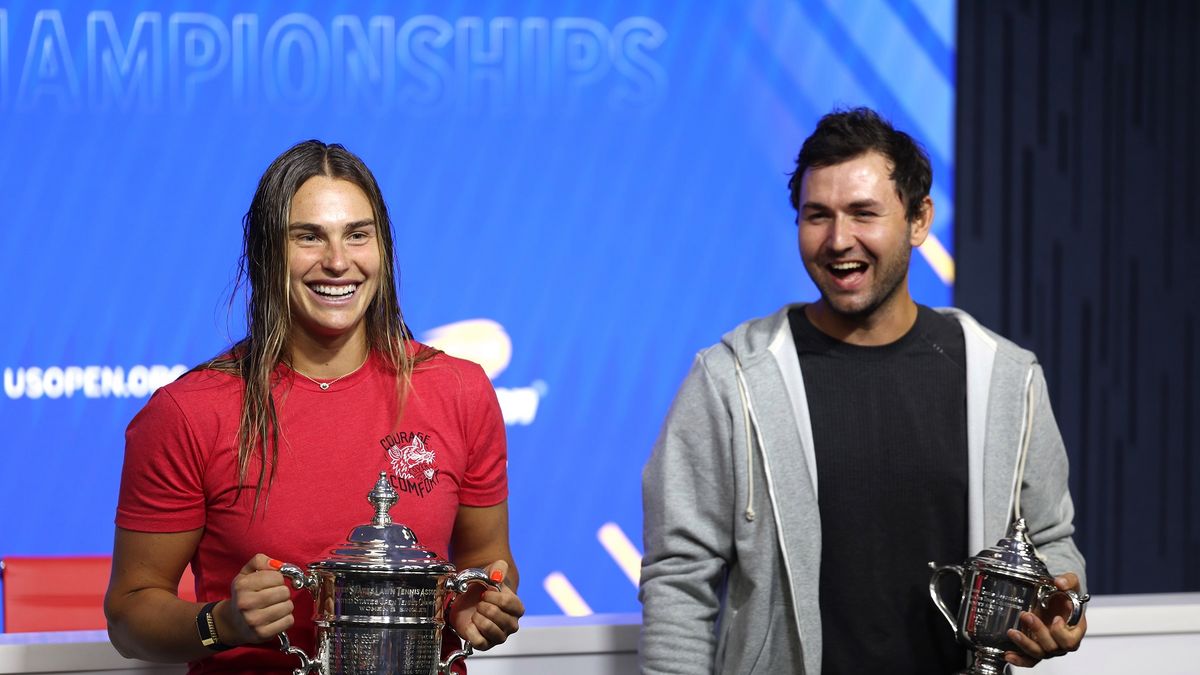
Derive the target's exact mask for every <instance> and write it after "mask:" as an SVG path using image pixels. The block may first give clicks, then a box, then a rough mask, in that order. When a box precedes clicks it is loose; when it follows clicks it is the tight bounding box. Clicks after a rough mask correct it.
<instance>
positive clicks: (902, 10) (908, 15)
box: [888, 0, 954, 86]
mask: <svg viewBox="0 0 1200 675" xmlns="http://www.w3.org/2000/svg"><path fill="white" fill-rule="evenodd" d="M888 4H889V5H891V6H892V11H893V12H895V13H896V16H897V17H899V18H900V20H901V21H902V22H903V23H904V27H905V28H907V29H908V33H909V34H910V35H912V37H913V40H916V42H917V44H919V45H921V49H922V50H924V52H925V55H926V56H928V57H929V60H930V61H931V62H933V65H934V66H935V67H936V68H937V69H938V72H940V73H941V74H942V76H943V77H945V78H946V83H947V84H949V85H951V86H953V85H954V52H953V51H952V50H951V49H950V48H949V47H947V46H946V44H945V43H944V42H942V39H941V38H940V37H938V34H937V31H935V30H934V29H933V26H931V25H930V24H929V19H927V18H925V14H924V12H922V11H921V9H920V8H919V7H917V6H916V5H914V4H913V3H912V0H888Z"/></svg>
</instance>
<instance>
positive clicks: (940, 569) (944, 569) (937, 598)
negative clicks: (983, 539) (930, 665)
mask: <svg viewBox="0 0 1200 675" xmlns="http://www.w3.org/2000/svg"><path fill="white" fill-rule="evenodd" d="M929 568H930V569H932V570H933V576H932V577H930V579H929V597H930V598H933V604H934V605H936V606H937V608H938V611H939V612H941V613H942V616H944V617H946V623H948V624H950V630H952V631H954V634H955V635H957V634H958V624H957V623H956V622H955V621H954V614H953V613H951V611H950V608H949V607H947V606H946V601H945V600H943V599H942V594H941V593H938V581H939V580H940V579H941V577H942V575H943V574H954V575H956V576H957V577H958V585H959V587H960V588H961V587H962V583H963V568H962V567H961V566H959V565H938V564H936V563H933V562H930V563H929Z"/></svg>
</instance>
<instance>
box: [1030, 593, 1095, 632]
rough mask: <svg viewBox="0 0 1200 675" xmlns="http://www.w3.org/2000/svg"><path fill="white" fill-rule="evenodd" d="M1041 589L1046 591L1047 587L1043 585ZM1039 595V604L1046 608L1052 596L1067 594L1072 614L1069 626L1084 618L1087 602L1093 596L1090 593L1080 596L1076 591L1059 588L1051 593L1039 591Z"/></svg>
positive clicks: (1068, 621)
mask: <svg viewBox="0 0 1200 675" xmlns="http://www.w3.org/2000/svg"><path fill="white" fill-rule="evenodd" d="M1041 590H1042V591H1044V590H1045V587H1044V586H1043V587H1042V589H1041ZM1038 595H1039V596H1040V597H1039V598H1038V605H1040V606H1041V608H1042V609H1046V606H1047V605H1048V604H1050V598H1052V597H1054V596H1056V595H1065V596H1067V598H1068V599H1069V600H1070V601H1071V615H1070V616H1068V617H1067V625H1068V626H1074V625H1076V624H1078V623H1079V620H1080V619H1082V618H1083V608H1084V606H1085V605H1086V604H1087V601H1088V600H1091V599H1092V596H1090V595H1088V594H1087V593H1084V594H1083V596H1080V595H1079V594H1078V593H1076V592H1075V591H1060V590H1058V589H1057V588H1055V589H1054V590H1052V591H1050V592H1049V593H1043V592H1039V593H1038Z"/></svg>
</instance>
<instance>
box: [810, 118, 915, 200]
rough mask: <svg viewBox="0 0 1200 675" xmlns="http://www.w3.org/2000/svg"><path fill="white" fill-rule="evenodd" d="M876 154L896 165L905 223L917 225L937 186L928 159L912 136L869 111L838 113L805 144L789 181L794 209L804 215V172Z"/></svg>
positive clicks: (820, 125)
mask: <svg viewBox="0 0 1200 675" xmlns="http://www.w3.org/2000/svg"><path fill="white" fill-rule="evenodd" d="M872 150H874V151H875V152H878V153H879V154H881V155H883V156H884V157H886V158H887V160H888V162H890V163H891V165H892V173H891V176H890V178H891V179H892V182H893V183H895V184H896V194H897V195H898V196H899V197H900V202H901V203H902V204H904V219H905V220H906V221H908V222H910V223H911V222H913V221H914V220H915V219H916V218H917V216H919V215H921V203H922V201H923V200H924V199H925V197H927V196H929V188H930V186H931V185H932V184H933V170H932V169H930V168H929V156H928V155H927V154H925V149H924V148H922V147H921V145H920V144H919V143H917V142H916V141H915V140H913V138H912V136H909V135H908V134H906V133H904V132H903V131H899V130H897V129H896V128H895V127H893V126H892V124H891V123H890V122H888V121H887V120H885V119H883V118H882V117H880V116H879V113H877V112H875V111H874V110H871V109H870V108H852V109H850V110H835V111H834V112H831V113H829V114H828V115H826V116H824V117H822V118H821V121H820V122H817V129H816V131H814V132H813V133H812V135H811V136H809V137H808V138H807V139H805V141H804V145H803V146H801V148H800V154H799V155H797V156H796V171H795V172H794V173H792V177H791V180H789V181H788V188H790V189H791V191H792V208H794V209H796V211H797V212H799V211H800V184H801V182H802V181H803V180H804V172H805V171H808V170H809V169H811V168H814V167H817V168H819V167H825V166H833V165H834V164H841V163H842V162H845V161H848V160H851V159H854V158H855V157H858V156H860V155H862V154H865V153H867V152H870V151H872Z"/></svg>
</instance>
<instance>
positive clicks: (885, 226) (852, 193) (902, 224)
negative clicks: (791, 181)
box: [798, 152, 933, 321]
mask: <svg viewBox="0 0 1200 675" xmlns="http://www.w3.org/2000/svg"><path fill="white" fill-rule="evenodd" d="M890 174H891V164H890V162H888V160H887V159H886V158H885V157H884V156H883V155H881V154H879V153H877V152H867V153H866V154H863V155H860V156H858V157H855V158H854V159H851V160H848V161H845V162H842V163H841V164H834V165H832V166H825V167H816V168H810V169H808V170H807V171H806V172H805V173H804V176H803V179H802V180H801V184H800V212H799V216H798V218H799V220H798V229H799V238H800V257H801V258H802V259H803V260H804V266H805V268H806V269H807V270H808V274H809V276H810V277H812V280H813V283H814V284H816V286H817V289H818V290H820V292H821V301H822V302H823V303H824V304H825V305H826V306H827V308H828V309H830V310H832V311H833V312H834V313H835V314H838V315H841V316H843V317H844V318H846V319H850V320H854V321H861V320H865V319H869V318H871V316H872V315H874V314H876V313H877V312H879V311H880V309H881V308H887V307H888V306H889V301H891V300H893V299H896V298H899V299H903V298H907V297H908V287H907V280H908V260H909V257H910V255H911V253H912V247H913V246H919V245H920V244H921V242H923V241H924V240H925V236H926V234H928V232H929V222H928V221H929V220H930V219H931V218H932V211H933V209H932V202H927V204H926V206H927V208H926V213H925V214H922V216H921V217H919V218H918V219H917V222H916V223H914V224H915V225H916V227H913V226H912V225H910V224H909V223H908V222H906V221H905V219H904V204H903V203H902V202H901V201H900V197H899V195H897V193H896V185H895V183H894V182H893V181H892V179H891V178H890ZM926 199H927V200H928V198H926ZM898 290H902V291H903V295H900V294H898V293H897V291H898Z"/></svg>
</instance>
